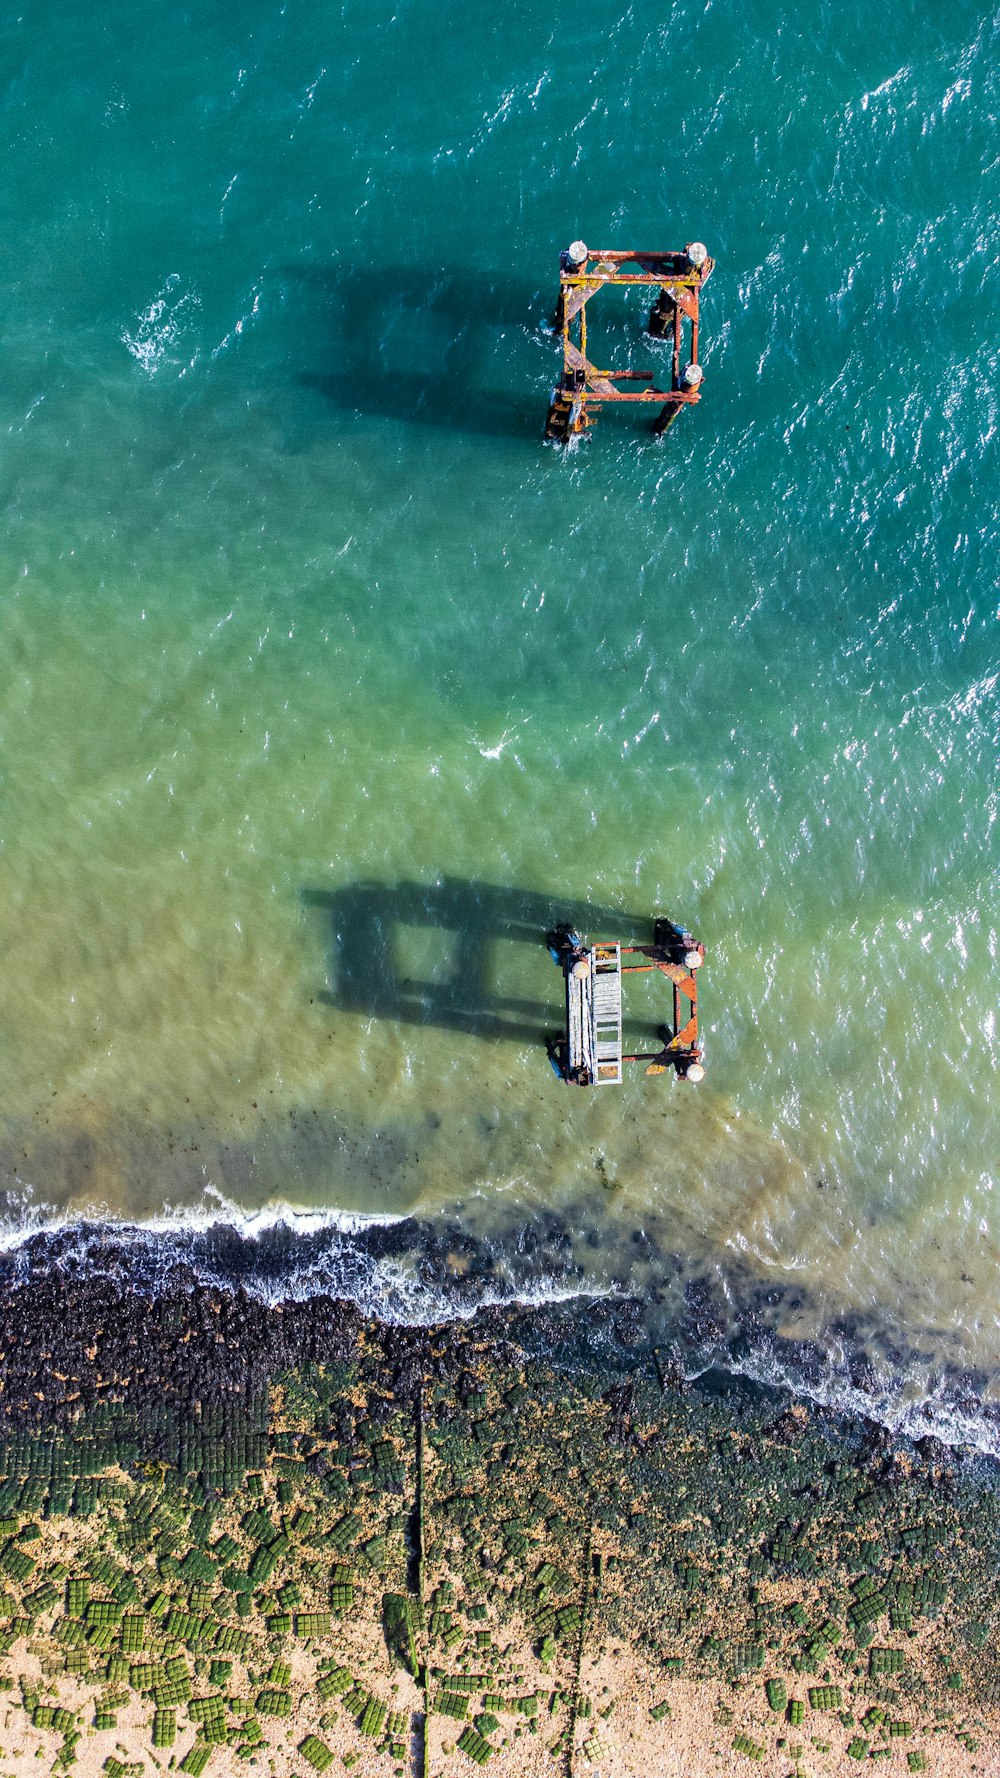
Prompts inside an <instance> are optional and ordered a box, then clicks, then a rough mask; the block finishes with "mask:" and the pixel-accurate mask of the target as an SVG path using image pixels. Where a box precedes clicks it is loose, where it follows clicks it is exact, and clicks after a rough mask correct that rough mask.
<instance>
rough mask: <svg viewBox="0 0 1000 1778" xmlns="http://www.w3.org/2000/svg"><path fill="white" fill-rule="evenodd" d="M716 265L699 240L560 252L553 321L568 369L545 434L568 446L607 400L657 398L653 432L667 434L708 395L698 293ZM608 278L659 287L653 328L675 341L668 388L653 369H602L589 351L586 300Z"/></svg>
mask: <svg viewBox="0 0 1000 1778" xmlns="http://www.w3.org/2000/svg"><path fill="white" fill-rule="evenodd" d="M714 265H715V261H714V260H713V259H710V258H709V256H708V254H707V252H706V250H705V248H704V247H703V246H702V245H701V243H700V242H698V241H691V242H689V243H688V245H687V246H686V247H685V248H684V249H683V251H682V252H674V253H646V252H634V253H620V252H614V253H611V252H607V253H591V252H590V251H589V249H588V248H587V247H586V246H585V245H584V243H583V242H582V241H576V242H574V244H573V246H572V247H571V248H569V249H568V250H567V251H566V252H564V253H563V254H562V255H561V260H560V273H559V298H558V302H557V304H556V313H555V322H554V326H555V330H556V332H557V333H558V334H559V335H560V337H561V340H562V351H563V368H562V377H561V379H560V381H559V383H558V384H557V386H556V388H555V389H553V391H552V398H551V400H550V402H549V411H548V415H547V418H546V422H545V436H546V438H551V439H554V440H555V441H556V442H558V443H560V444H565V443H566V442H567V440H569V439H570V438H573V437H575V436H577V435H578V434H580V433H582V432H588V431H589V430H590V428H591V427H592V426H593V424H594V420H595V417H596V415H597V413H598V412H599V411H600V409H601V408H602V407H603V405H604V403H605V402H608V401H640V402H647V403H648V402H652V403H654V404H655V405H656V406H657V407H658V408H659V409H660V411H659V413H658V414H657V416H656V419H655V420H654V422H653V431H654V432H657V433H660V434H662V433H664V432H666V431H667V429H668V427H670V426H672V425H673V423H674V421H675V420H676V419H677V416H678V414H679V413H680V412H681V409H682V408H685V407H693V406H694V404H695V403H696V402H698V401H700V400H701V383H702V372H701V365H700V362H699V359H698V325H699V298H700V294H701V288H702V285H703V284H704V283H705V282H706V281H707V279H708V278H709V277H710V276H711V274H712V270H713V268H714ZM609 284H610V285H618V284H623V285H626V286H629V287H634V286H636V285H638V286H641V287H644V288H646V289H648V290H649V292H650V294H651V295H652V294H654V293H655V301H654V302H653V305H652V308H651V309H650V312H649V317H648V321H647V331H648V332H649V334H650V335H651V336H652V337H653V338H654V339H666V340H672V342H673V352H672V355H671V360H670V388H669V389H660V388H657V386H656V383H655V381H654V372H653V371H651V370H599V369H598V368H597V366H596V365H595V364H593V363H592V362H591V360H590V358H589V357H588V355H587V304H588V303H589V302H590V301H591V298H592V297H594V296H596V295H597V293H598V291H599V290H603V289H604V287H605V286H606V285H609ZM685 328H687V329H689V334H688V347H687V350H685ZM620 383H648V384H649V388H648V389H622V388H619V384H620Z"/></svg>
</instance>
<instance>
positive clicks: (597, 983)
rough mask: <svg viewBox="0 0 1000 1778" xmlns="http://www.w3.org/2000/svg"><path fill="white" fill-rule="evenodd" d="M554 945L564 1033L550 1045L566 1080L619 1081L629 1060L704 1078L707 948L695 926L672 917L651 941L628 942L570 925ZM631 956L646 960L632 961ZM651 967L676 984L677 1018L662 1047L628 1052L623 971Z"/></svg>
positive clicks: (664, 1032) (650, 1069) (650, 1070)
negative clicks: (589, 937) (588, 936)
mask: <svg viewBox="0 0 1000 1778" xmlns="http://www.w3.org/2000/svg"><path fill="white" fill-rule="evenodd" d="M549 945H550V950H551V952H552V955H553V957H554V958H555V960H556V961H557V962H558V963H559V964H560V965H561V967H562V970H563V976H564V980H565V987H566V1028H565V1032H564V1033H563V1034H562V1035H561V1036H560V1037H559V1039H557V1040H556V1041H555V1042H554V1043H552V1044H550V1046H549V1053H550V1056H551V1059H552V1062H553V1066H554V1067H555V1069H556V1072H557V1073H558V1074H559V1075H560V1076H561V1078H562V1079H563V1080H565V1081H568V1082H570V1083H571V1084H573V1085H576V1086H603V1085H611V1084H617V1083H620V1082H621V1080H622V1078H623V1073H622V1066H623V1064H624V1063H626V1062H643V1063H645V1065H646V1066H645V1073H646V1074H650V1075H652V1074H664V1073H666V1071H667V1069H668V1068H673V1069H674V1070H675V1072H676V1073H677V1075H678V1078H679V1079H681V1080H690V1081H692V1082H697V1081H699V1080H701V1079H702V1078H703V1077H704V1073H705V1070H704V1066H703V1064H702V1051H701V1047H700V1044H699V1039H698V983H697V979H696V971H697V970H698V969H699V968H700V966H701V964H702V962H703V961H704V957H705V947H704V945H702V944H699V943H697V942H696V941H695V939H693V938H692V936H691V934H690V933H689V932H686V931H685V930H684V929H683V928H682V927H679V926H675V925H674V923H673V922H672V921H670V920H657V921H656V923H655V926H654V930H653V943H652V944H651V945H622V944H619V943H618V941H617V940H611V941H608V940H604V941H601V942H598V943H593V944H588V943H587V942H586V940H584V939H583V938H581V936H580V934H579V933H577V932H574V931H573V930H572V928H570V927H560V928H558V929H557V931H556V932H555V933H554V934H552V935H551V936H550V939H549ZM626 957H636V958H642V959H643V961H642V962H635V963H626V962H625V961H624V959H625V958H626ZM652 970H657V971H659V973H660V974H661V975H664V976H666V977H667V979H668V980H669V981H670V983H671V986H672V990H673V1021H672V1024H671V1025H670V1026H664V1027H661V1032H660V1034H661V1037H662V1043H661V1046H660V1048H659V1049H656V1050H639V1051H628V1052H624V1051H623V1049H622V1041H621V1028H622V1013H621V988H622V977H623V976H626V975H639V974H645V973H648V972H650V971H652ZM616 1030H617V1045H616V1044H615V1042H614V1033H615V1031H616ZM602 1039H603V1041H602Z"/></svg>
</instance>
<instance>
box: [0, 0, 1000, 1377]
mask: <svg viewBox="0 0 1000 1778" xmlns="http://www.w3.org/2000/svg"><path fill="white" fill-rule="evenodd" d="M997 36H998V33H997V29H996V28H995V26H994V25H993V24H990V23H989V22H984V20H983V17H982V15H981V13H980V11H979V9H978V8H976V7H975V6H973V5H971V4H967V3H963V0H959V3H958V4H955V5H953V6H951V7H949V8H948V9H946V10H944V11H940V10H939V11H936V12H934V13H931V12H929V10H928V9H927V8H926V7H923V6H917V5H904V6H902V7H897V8H893V9H886V8H885V7H882V6H875V5H874V4H872V3H870V0H861V3H860V4H859V5H857V6H855V7H852V8H849V9H847V11H846V12H845V11H844V9H841V8H834V7H830V6H826V5H818V4H817V5H809V6H806V7H805V8H802V7H798V8H791V7H786V8H782V7H779V6H776V5H775V4H773V0H772V3H771V4H756V5H751V6H745V5H736V4H735V3H732V0H729V3H725V4H716V5H710V6H708V7H702V6H699V7H693V6H686V5H675V6H674V7H673V8H672V9H669V10H667V11H665V12H664V11H662V9H657V8H651V7H647V6H641V5H640V6H634V7H630V8H628V9H627V10H624V11H623V10H622V8H621V4H620V0H611V3H609V4H605V3H604V0H595V4H593V5H591V6H590V7H588V8H587V9H585V11H584V12H583V13H576V14H573V13H569V14H565V15H564V14H563V13H561V12H559V11H558V10H554V9H553V8H552V7H551V6H546V5H542V4H540V3H537V0H532V3H530V4H529V3H527V0H521V3H520V4H514V5H512V6H508V7H503V8H499V9H498V8H496V7H493V6H485V5H479V4H470V5H467V6H465V7H463V8H461V9H452V11H451V12H450V13H442V11H441V9H440V8H439V7H433V6H431V5H429V4H427V3H426V0H404V3H403V4H402V5H399V6H397V7H396V8H395V9H390V8H388V7H381V6H372V5H360V4H356V3H354V0H348V3H346V4H344V5H342V6H340V7H339V8H333V7H324V6H320V5H318V4H316V3H315V0H299V3H298V4H296V3H294V0H289V3H288V4H285V5H283V6H279V5H277V4H273V3H272V4H265V3H264V0H248V4H247V5H246V6H244V7H242V8H240V9H239V11H238V12H237V13H234V12H233V10H232V8H230V7H223V6H221V5H218V4H208V3H206V4H204V5H199V6H196V7H193V8H180V7H176V6H173V5H169V4H167V5H162V6H159V7H153V8H136V7H135V6H132V5H126V4H124V3H120V4H112V3H111V0H95V4H94V5H93V6H91V7H89V8H80V7H69V6H65V5H62V4H56V5H49V6H46V7H41V6H40V5H37V4H33V5H29V6H28V7H26V8H24V9H23V10H22V12H21V14H20V16H19V18H18V19H17V20H16V21H15V22H8V23H7V25H6V26H5V27H4V28H3V40H4V66H5V68H6V71H7V72H6V83H5V85H4V88H3V91H2V96H0V139H2V146H3V158H4V165H5V178H4V181H3V184H2V187H0V206H2V210H3V227H2V229H0V281H2V295H3V301H2V305H0V314H2V322H0V326H2V343H3V366H4V370H3V378H2V381H0V410H2V421H0V426H2V432H0V436H2V438H3V446H4V448H3V485H4V526H3V532H2V538H0V575H2V588H3V642H4V646H3V651H2V659H0V737H2V765H3V773H4V781H3V820H2V851H0V913H2V927H0V929H2V932H3V936H4V960H5V969H4V993H3V998H2V1018H3V1043H2V1046H0V1081H2V1098H0V1105H2V1142H0V1165H2V1168H3V1174H4V1181H5V1186H6V1191H7V1222H8V1226H9V1229H10V1231H11V1234H12V1236H13V1235H16V1234H17V1233H18V1231H20V1230H23V1229H24V1227H25V1226H28V1225H33V1224H37V1223H38V1222H39V1221H46V1220H48V1219H51V1218H52V1217H54V1216H62V1215H63V1214H65V1213H67V1212H69V1213H72V1214H79V1213H81V1212H84V1211H88V1210H89V1211H94V1210H95V1209H97V1210H101V1211H103V1212H106V1213H111V1214H114V1215H116V1216H125V1217H128V1218H140V1219H150V1218H153V1219H156V1218H159V1217H161V1216H162V1214H163V1213H164V1211H165V1210H168V1211H173V1212H179V1211H186V1212H188V1213H190V1214H192V1215H193V1214H194V1213H197V1214H198V1215H199V1216H200V1217H202V1218H205V1217H209V1218H210V1217H211V1216H212V1215H218V1214H223V1215H234V1214H235V1213H236V1211H237V1210H239V1211H242V1212H245V1213H248V1214H249V1213H256V1212H260V1211H264V1210H266V1208H267V1207H268V1206H273V1205H275V1204H285V1205H291V1206H293V1207H295V1208H296V1209H298V1210H312V1211H315V1212H332V1211H362V1212H365V1213H370V1214H375V1215H377V1216H380V1217H385V1216H402V1215H406V1214H408V1213H410V1212H413V1213H416V1214H418V1215H419V1216H420V1217H421V1218H424V1219H426V1221H427V1222H428V1223H429V1224H430V1225H431V1226H433V1225H434V1223H435V1219H438V1220H439V1221H440V1223H441V1226H442V1228H445V1227H446V1228H447V1230H448V1231H449V1235H448V1239H449V1240H451V1239H452V1238H453V1236H454V1234H455V1231H458V1232H459V1234H460V1233H461V1231H462V1230H465V1231H466V1232H467V1233H469V1234H475V1235H476V1236H477V1237H482V1240H483V1241H484V1242H485V1244H486V1247H487V1248H488V1250H489V1252H490V1254H491V1256H492V1257H491V1265H492V1267H493V1278H494V1282H495V1283H496V1286H497V1288H498V1289H500V1290H501V1291H502V1290H505V1289H509V1288H517V1289H522V1290H523V1289H528V1288H529V1287H530V1288H531V1289H541V1288H544V1287H551V1288H560V1289H562V1288H568V1287H575V1286H576V1285H579V1284H581V1283H584V1284H591V1285H593V1286H595V1287H600V1288H604V1287H607V1286H609V1285H610V1286H613V1287H614V1288H618V1289H624V1288H628V1287H629V1286H630V1285H637V1286H639V1287H640V1288H641V1289H642V1291H643V1292H644V1293H645V1294H646V1295H650V1296H654V1297H655V1296H656V1295H657V1294H658V1293H666V1295H669V1291H668V1282H667V1281H668V1277H669V1278H670V1279H671V1280H673V1282H672V1283H671V1285H670V1290H675V1291H681V1292H682V1291H683V1284H684V1280H685V1279H688V1281H690V1278H691V1277H692V1276H694V1274H695V1273H696V1272H697V1273H698V1275H699V1276H703V1277H706V1276H710V1277H712V1278H713V1279H714V1280H715V1282H716V1284H717V1285H720V1284H721V1287H722V1289H723V1291H724V1292H725V1291H727V1290H729V1289H730V1281H731V1280H732V1279H733V1278H734V1277H736V1276H737V1275H739V1276H740V1277H742V1278H744V1279H746V1278H752V1279H755V1280H757V1281H758V1282H759V1283H760V1284H761V1286H762V1287H764V1288H765V1289H767V1290H769V1291H770V1296H771V1300H772V1302H773V1304H774V1305H776V1308H775V1320H776V1323H779V1324H780V1325H781V1326H782V1327H783V1328H784V1331H785V1332H786V1333H787V1334H788V1336H789V1337H793V1336H794V1337H795V1338H808V1339H811V1340H816V1339H818V1340H820V1341H827V1342H830V1341H832V1342H833V1344H834V1345H836V1344H837V1342H838V1341H839V1342H841V1343H843V1342H844V1341H846V1340H849V1338H852V1337H853V1335H854V1334H855V1333H857V1334H859V1337H861V1336H862V1335H864V1334H865V1330H867V1331H868V1332H869V1333H870V1331H871V1329H872V1328H873V1327H874V1326H875V1325H876V1324H878V1325H879V1326H882V1327H883V1328H886V1327H888V1328H891V1329H892V1330H893V1334H892V1338H893V1339H894V1340H895V1341H896V1346H897V1349H896V1353H895V1357H896V1359H897V1360H898V1363H899V1366H900V1367H901V1368H902V1370H904V1371H905V1370H907V1367H908V1374H910V1375H911V1377H914V1378H918V1379H919V1378H924V1379H925V1380H926V1377H928V1376H929V1375H931V1373H934V1372H936V1371H938V1370H940V1367H941V1366H942V1365H946V1364H948V1363H949V1362H954V1363H959V1362H961V1363H970V1362H971V1363H975V1364H977V1365H980V1366H982V1367H983V1368H984V1371H985V1372H990V1371H991V1370H992V1367H993V1365H994V1364H995V1362H996V1360H997V1358H998V1356H1000V1352H998V1347H1000V1339H998V1324H997V1309H996V1304H997V1302H998V1300H1000V1290H998V1287H1000V1251H998V1239H997V1236H998V1219H997V1212H996V1208H995V1203H994V1199H993V1196H992V1187H993V1183H994V1180H995V1159H996V1098H995V1088H996V1068H997V1038H996V1029H995V1005H996V948H997V926H998V920H997V887H996V873H995V865H996V830H995V823H996V814H997V802H996V796H997V792H996V776H995V773H996V757H997V742H998V726H1000V724H998V695H997V666H996V629H995V622H996V576H995V564H996V544H997V516H996V515H997V505H996V496H997V485H998V477H997V467H996V464H997V454H996V453H997V411H998V400H1000V398H998V395H997V356H998V354H997V344H996V327H995V290H996V272H997V258H998V252H997V239H998V234H997V226H996V224H997V216H996V203H995V199H996V192H997V169H998V157H997V147H996V136H995V117H996V111H997V100H998V94H997V73H996V70H997V67H998V42H997ZM579 235H582V236H583V237H584V238H585V239H586V240H587V241H588V242H590V243H592V244H594V245H596V246H606V247H610V246H646V247H673V246H677V245H682V244H683V243H684V242H685V241H687V240H690V239H692V238H703V239H704V240H705V241H707V242H708V244H709V247H710V250H711V251H712V253H713V254H714V255H715V257H716V259H717V270H716V272H715V274H714V277H713V279H712V281H711V283H710V285H709V286H708V288H707V291H706V294H705V297H704V302H703V333H704V340H703V350H702V358H703V361H704V363H705V367H706V378H705V385H704V400H703V401H702V403H701V406H700V407H699V408H698V409H696V410H694V411H693V412H690V413H688V414H685V415H684V416H683V417H682V420H681V423H680V424H678V426H677V427H675V428H674V430H673V431H672V432H671V434H670V436H669V439H668V440H665V441H663V442H662V443H660V442H656V441H654V440H653V439H652V438H651V437H650V436H649V434H648V432H647V431H646V430H645V426H644V422H643V421H642V420H641V419H639V420H637V419H635V418H634V410H632V412H631V413H629V414H627V415H626V417H625V418H619V417H618V416H614V415H610V414H607V413H606V414H605V415H604V416H603V417H602V419H601V422H600V425H599V427H598V430H597V432H596V433H595V435H594V437H593V438H591V439H590V440H588V441H587V442H586V444H585V446H584V447H583V448H581V449H579V450H577V451H574V452H568V453H563V454H560V453H559V452H557V451H555V450H553V449H551V448H546V447H544V446H543V445H542V443H541V437H540V434H541V427H542V421H543V419H544V412H545V404H546V400H547V395H548V390H549V387H550V385H551V381H552V377H553V370H554V357H553V347H552V342H551V339H550V337H549V335H548V333H547V332H546V329H545V322H546V319H547V317H548V315H549V313H550V311H551V306H552V300H553V294H554V288H555V276H556V256H557V252H558V249H559V247H560V246H562V245H564V244H565V243H566V242H567V241H568V240H569V239H571V238H574V237H576V236H579ZM599 301H600V304H601V305H602V307H601V310H600V311H599V310H598V308H597V307H596V306H594V308H593V309H592V322H591V327H592V336H591V339H592V346H593V355H594V356H595V358H597V359H598V361H608V360H610V359H611V358H612V356H613V355H616V354H617V356H618V358H619V359H620V360H624V359H625V355H626V354H627V353H629V352H631V353H632V354H633V357H632V362H633V363H643V362H647V363H648V362H650V361H652V362H656V361H657V360H658V357H659V356H660V355H661V354H662V352H663V350H664V348H662V347H660V346H656V345H654V344H651V343H650V342H648V341H646V342H644V341H643V340H642V336H641V331H640V330H641V324H642V320H643V311H642V309H641V308H640V307H638V306H636V305H635V304H631V303H630V302H629V301H627V300H623V301H622V302H620V303H619V302H617V301H616V299H615V296H614V295H613V293H611V292H606V293H605V294H604V295H603V296H602V297H601V298H600V299H599ZM564 908H571V909H572V910H573V912H574V913H576V915H577V916H578V917H579V918H580V919H581V920H582V921H584V922H586V921H587V919H588V917H589V930H590V931H591V933H592V935H593V936H599V935H600V933H601V932H602V930H603V931H608V930H613V929H614V927H615V925H616V924H617V925H618V926H619V927H620V928H621V929H622V930H624V931H626V932H627V931H631V930H639V929H641V928H644V927H645V924H646V922H647V921H648V919H649V917H650V916H651V915H652V914H653V913H654V912H661V911H670V912H671V913H674V914H675V915H677V916H678V917H679V918H683V919H684V920H685V921H686V922H687V923H688V924H689V925H691V926H692V927H694V928H695V929H696V930H697V931H698V933H699V934H700V935H701V936H702V937H703V938H704V939H705V941H706V943H707V945H708V947H709V961H708V964H707V966H706V969H705V971H704V973H703V977H702V1010H703V1017H704V1022H705V1029H706V1037H707V1061H708V1065H709V1075H708V1079H707V1080H706V1082H705V1083H704V1085H703V1086H702V1087H701V1088H700V1089H698V1090H697V1091H695V1090H693V1089H691V1088H684V1087H682V1086H679V1085H677V1084H676V1083H674V1082H672V1081H660V1082H658V1083H654V1082H643V1081H642V1080H638V1081H635V1082H633V1083H631V1084H629V1085H628V1086H627V1087H626V1088H625V1089H623V1090H622V1091H620V1092H615V1091H606V1092H602V1093H596V1094H586V1093H580V1092H575V1091H570V1090H568V1089H566V1088H563V1087H561V1086H560V1085H559V1083H558V1082H557V1081H556V1080H555V1078H554V1076H553V1075H552V1073H551V1071H550V1069H549V1066H548V1063H547V1061H546V1057H545V1053H544V1049H543V1048H542V1047H541V1046H540V1042H539V1038H540V1035H541V1033H542V1032H544V1031H545V1030H546V1029H551V1028H553V1026H554V1025H555V1024H556V1023H557V1022H558V1017H559V993H560V982H559V977H558V975H557V972H556V971H555V970H554V969H553V968H552V967H551V964H550V963H549V961H548V959H547V956H546V953H545V951H544V949H543V948H542V946H541V944H540V942H539V941H540V939H541V937H542V935H543V933H544V929H545V924H546V922H547V920H548V919H549V918H551V917H552V915H553V914H557V913H558V912H559V911H560V910H561V909H564ZM636 923H638V926H637V925H636ZM656 1016H657V1007H656V1004H655V999H654V998H653V997H652V996H650V997H649V998H648V999H647V998H646V997H645V995H644V993H643V994H640V995H639V999H638V1003H637V1006H636V1018H637V1020H638V1022H639V1023H640V1024H641V1023H644V1022H645V1023H651V1022H654V1023H655V1021H656ZM460 1244H461V1243H459V1245H460ZM539 1251H542V1252H543V1253H544V1254H546V1255H550V1256H551V1255H556V1256H558V1263H557V1262H556V1259H553V1260H552V1265H551V1267H550V1269H549V1270H548V1271H546V1269H545V1266H543V1265H542V1264H541V1263H540V1262H539V1261H537V1259H533V1258H532V1255H533V1254H534V1255H537V1254H538V1252H539ZM546 1263H548V1262H546ZM678 1263H679V1264H680V1270H679V1271H678V1269H677V1267H678ZM464 1264H465V1262H464V1261H463V1260H462V1259H461V1256H460V1255H459V1254H456V1255H455V1257H454V1266H453V1270H455V1271H460V1270H461V1269H462V1266H463V1265H464ZM546 1279H548V1280H549V1285H548V1286H546V1284H545V1280H546ZM852 1330H853V1331H852ZM914 1386H916V1385H914ZM921 1386H923V1385H921Z"/></svg>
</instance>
